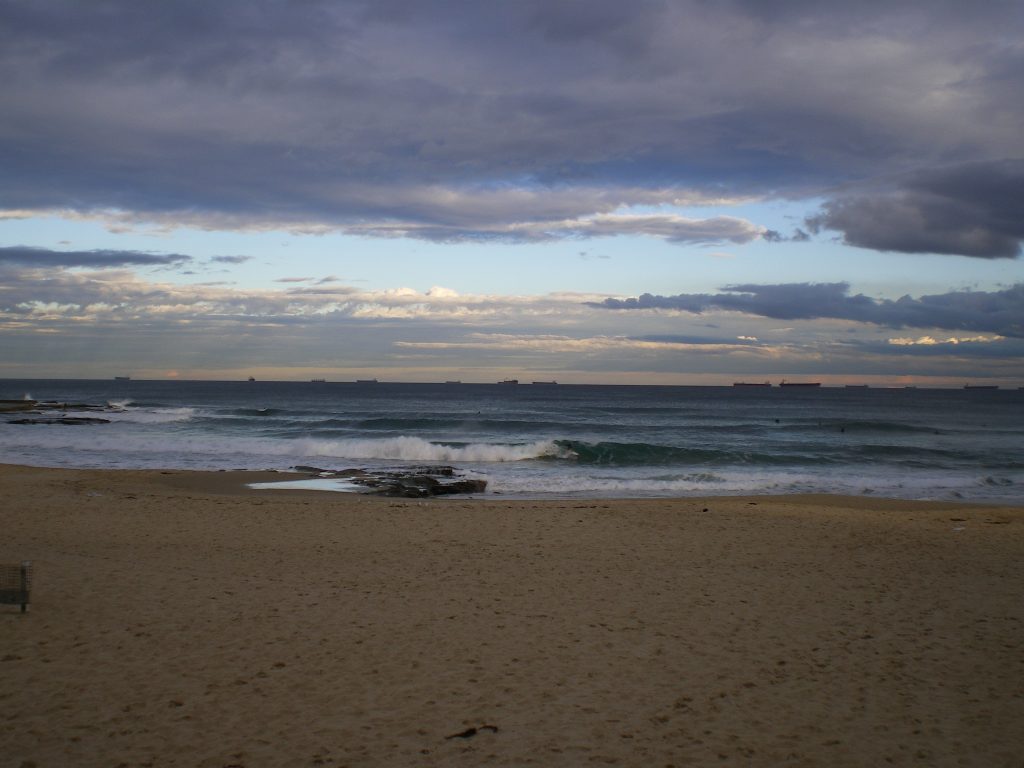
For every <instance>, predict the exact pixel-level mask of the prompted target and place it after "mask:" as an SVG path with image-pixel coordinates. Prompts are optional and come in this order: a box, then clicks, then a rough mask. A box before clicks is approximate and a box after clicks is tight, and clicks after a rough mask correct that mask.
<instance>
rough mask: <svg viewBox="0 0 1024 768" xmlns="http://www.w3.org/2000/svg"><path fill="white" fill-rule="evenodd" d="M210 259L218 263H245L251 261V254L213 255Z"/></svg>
mask: <svg viewBox="0 0 1024 768" xmlns="http://www.w3.org/2000/svg"><path fill="white" fill-rule="evenodd" d="M210 261H213V262H216V263H218V264H245V262H247V261H252V256H214V257H213V258H212V259H210Z"/></svg>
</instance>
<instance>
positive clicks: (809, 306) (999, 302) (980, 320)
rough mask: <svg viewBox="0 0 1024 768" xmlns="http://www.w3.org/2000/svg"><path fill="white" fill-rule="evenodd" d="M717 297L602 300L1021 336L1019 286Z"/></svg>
mask: <svg viewBox="0 0 1024 768" xmlns="http://www.w3.org/2000/svg"><path fill="white" fill-rule="evenodd" d="M722 291H723V292H722V293H718V294H680V295H677V296H654V295H652V294H649V293H645V294H643V295H641V296H639V297H637V298H629V299H606V300H605V301H603V302H600V303H595V304H592V305H591V306H597V307H604V308H606V309H620V310H623V309H624V310H636V309H670V310H678V311H682V312H690V313H693V314H701V313H703V312H708V311H713V310H727V311H734V312H744V313H746V314H750V315H758V316H761V317H770V318H774V319H777V320H814V319H819V318H831V319H836V320H854V321H857V322H863V323H873V324H875V325H881V326H885V327H889V328H941V329H945V330H951V331H952V330H955V331H970V332H975V333H979V332H980V333H995V334H999V335H1001V336H1013V337H1024V283H1020V284H1017V285H1015V286H1013V287H1011V288H1007V289H1006V290H1003V291H993V292H985V291H954V292H951V293H942V294H936V295H931V296H921V297H920V298H916V299H915V298H913V297H911V296H903V297H901V298H899V299H896V300H891V299H873V298H871V297H868V296H865V295H863V294H857V295H855V296H851V295H850V286H849V285H848V284H847V283H789V284H780V285H732V286H726V287H725V288H723V289H722Z"/></svg>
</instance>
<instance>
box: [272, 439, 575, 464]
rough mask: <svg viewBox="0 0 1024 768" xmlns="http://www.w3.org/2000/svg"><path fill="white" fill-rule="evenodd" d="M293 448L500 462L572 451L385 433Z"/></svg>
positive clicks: (308, 452) (355, 455)
mask: <svg viewBox="0 0 1024 768" xmlns="http://www.w3.org/2000/svg"><path fill="white" fill-rule="evenodd" d="M291 450H292V452H293V453H294V454H295V455H298V456H318V457H334V458H346V459H388V460H392V461H430V462H446V463H456V462H482V463H501V462H509V461H525V460H527V459H538V458H543V457H549V456H550V457H568V456H569V453H568V452H567V451H566V450H565V449H563V448H561V447H560V446H558V445H556V444H555V442H554V441H552V440H538V441H536V442H532V443H523V444H509V443H470V444H469V445H446V444H444V443H434V442H430V441H429V440H424V439H423V438H420V437H408V436H402V437H386V438H366V439H350V440H320V439H315V438H305V439H301V440H296V441H293V445H292V446H291Z"/></svg>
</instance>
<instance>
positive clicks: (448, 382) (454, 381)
mask: <svg viewBox="0 0 1024 768" xmlns="http://www.w3.org/2000/svg"><path fill="white" fill-rule="evenodd" d="M461 383H462V382H461V381H458V380H453V381H446V382H445V384H461Z"/></svg>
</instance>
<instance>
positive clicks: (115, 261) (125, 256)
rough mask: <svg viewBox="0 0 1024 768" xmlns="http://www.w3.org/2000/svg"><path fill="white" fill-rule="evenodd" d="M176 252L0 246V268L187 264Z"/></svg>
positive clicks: (187, 258) (186, 260)
mask: <svg viewBox="0 0 1024 768" xmlns="http://www.w3.org/2000/svg"><path fill="white" fill-rule="evenodd" d="M191 260H192V259H191V257H190V256H182V255H181V254H179V253H162V254H160V253H146V252H142V251H115V250H94V251H52V250H49V249H47V248H34V247H30V246H27V245H14V246H3V247H0V266H2V265H5V264H13V265H17V266H24V267H40V268H41V267H94V268H95V267H124V266H142V267H150V266H173V265H177V264H183V263H185V262H188V261H191Z"/></svg>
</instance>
